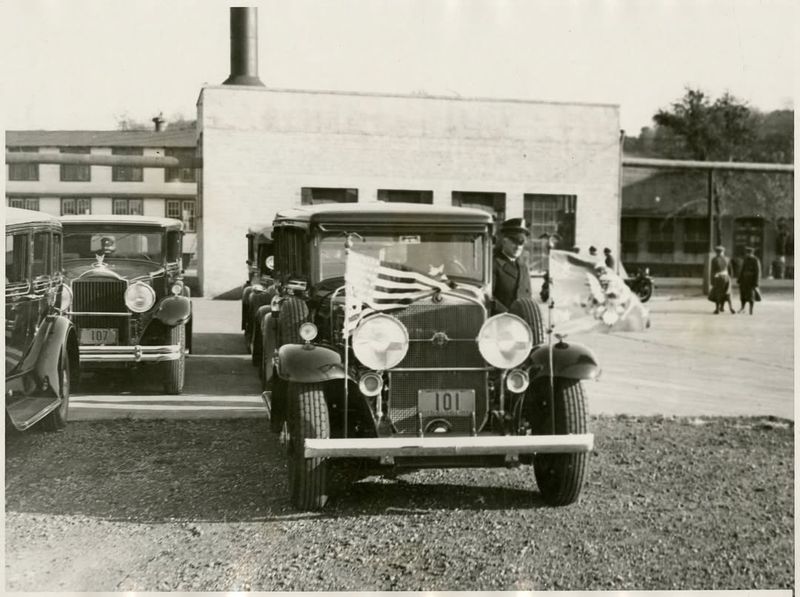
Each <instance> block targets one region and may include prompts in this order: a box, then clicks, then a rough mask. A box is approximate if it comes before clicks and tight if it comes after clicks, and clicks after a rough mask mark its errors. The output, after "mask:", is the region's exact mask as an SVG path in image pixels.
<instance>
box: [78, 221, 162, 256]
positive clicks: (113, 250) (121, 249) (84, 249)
mask: <svg viewBox="0 0 800 597" xmlns="http://www.w3.org/2000/svg"><path fill="white" fill-rule="evenodd" d="M162 242H163V234H162V233H161V231H154V232H149V231H148V232H145V231H121V230H113V231H111V230H108V231H100V232H97V231H83V230H82V231H68V230H66V229H65V230H64V260H69V259H94V258H96V257H97V256H98V255H102V256H103V257H104V258H105V259H139V260H144V261H155V262H161V255H162Z"/></svg>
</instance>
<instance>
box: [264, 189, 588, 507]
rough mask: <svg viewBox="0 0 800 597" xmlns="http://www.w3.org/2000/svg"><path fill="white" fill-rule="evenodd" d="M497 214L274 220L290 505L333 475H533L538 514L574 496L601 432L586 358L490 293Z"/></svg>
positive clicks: (394, 212)
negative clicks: (356, 471)
mask: <svg viewBox="0 0 800 597" xmlns="http://www.w3.org/2000/svg"><path fill="white" fill-rule="evenodd" d="M492 224H493V222H492V218H491V216H490V215H488V214H486V213H485V212H482V211H480V210H475V209H467V208H457V207H434V206H425V205H416V204H386V203H374V204H369V203H365V204H351V205H318V206H308V207H300V208H295V209H289V210H286V211H282V212H279V213H278V214H277V216H276V217H275V220H274V222H273V226H274V228H273V239H274V243H275V279H276V285H277V287H276V294H275V297H274V298H273V299H272V300H271V302H270V308H269V312H268V313H267V314H266V316H265V318H264V321H263V323H262V326H261V327H262V333H263V346H264V350H263V354H264V357H263V363H262V370H263V377H264V380H265V383H266V388H267V391H265V393H264V397H265V400H266V401H267V403H268V406H269V408H270V410H271V414H270V416H271V424H272V428H273V430H274V431H276V432H280V433H281V435H282V437H283V438H284V441H285V445H286V448H287V458H288V470H289V491H290V496H291V501H292V503H293V505H294V506H295V507H297V508H302V509H319V508H322V507H323V506H324V504H325V503H326V501H327V499H328V495H329V488H328V480H329V468H330V467H331V466H332V465H333V464H335V462H336V461H337V459H347V460H349V461H351V462H352V461H353V460H354V459H355V460H356V461H358V462H360V463H361V464H365V465H367V467H366V468H371V467H372V466H373V465H374V466H375V467H379V468H380V467H390V468H394V469H396V470H402V469H419V468H429V467H440V468H449V467H462V466H466V467H475V466H512V465H518V464H520V463H522V464H532V465H533V474H534V475H535V478H536V482H537V484H538V487H539V490H540V492H541V494H542V498H543V499H544V501H545V502H547V503H549V504H552V505H566V504H569V503H572V502H574V501H575V500H577V499H578V497H579V495H580V492H581V488H582V485H583V481H584V477H585V474H586V462H587V453H588V452H589V451H590V450H591V449H592V446H593V435H592V434H591V433H588V432H587V405H586V400H587V398H586V393H585V389H584V387H583V383H582V381H583V380H584V379H593V378H595V377H596V376H597V375H598V374H599V367H598V365H597V362H596V359H595V357H594V355H593V354H592V353H591V351H589V350H588V349H587V348H585V347H583V346H580V345H578V344H574V343H567V342H566V341H565V340H564V339H563V338H554V339H553V341H552V342H548V336H547V335H546V334H545V329H544V324H543V317H542V314H541V313H540V311H539V306H538V305H537V304H536V303H535V302H534V301H533V300H532V299H525V300H519V301H517V302H515V303H514V304H513V305H512V306H511V307H510V309H509V310H508V311H507V312H506V310H505V309H504V308H502V307H501V306H499V305H498V304H497V303H496V301H494V299H493V297H492V295H491V289H492V271H491V264H492V249H493V246H492V242H493V241H492V229H493V226H492Z"/></svg>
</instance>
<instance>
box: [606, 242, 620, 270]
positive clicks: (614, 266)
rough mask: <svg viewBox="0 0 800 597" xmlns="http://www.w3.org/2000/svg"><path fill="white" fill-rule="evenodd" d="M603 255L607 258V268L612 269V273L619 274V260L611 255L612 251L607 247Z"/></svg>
mask: <svg viewBox="0 0 800 597" xmlns="http://www.w3.org/2000/svg"><path fill="white" fill-rule="evenodd" d="M603 254H604V255H605V256H606V258H605V263H606V267H607V268H608V269H610V270H611V271H612V272H614V273H616V272H617V260H616V259H614V256H613V255H612V254H611V249H609V248H608V247H606V248H605V249H603Z"/></svg>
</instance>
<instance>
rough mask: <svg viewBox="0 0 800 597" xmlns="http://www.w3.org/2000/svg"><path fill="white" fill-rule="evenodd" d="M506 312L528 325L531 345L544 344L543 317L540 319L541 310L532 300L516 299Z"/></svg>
mask: <svg viewBox="0 0 800 597" xmlns="http://www.w3.org/2000/svg"><path fill="white" fill-rule="evenodd" d="M508 312H509V313H511V314H512V315H516V316H518V317H520V318H522V320H523V321H524V322H525V323H527V324H528V327H530V328H531V332H532V334H533V345H534V346H537V345H539V344H544V342H545V329H544V317H542V310H541V308H540V307H539V305H537V304H536V302H535V301H534V300H533V299H530V298H521V299H517V300H516V301H514V302H513V303H512V304H511V307H509V309H508Z"/></svg>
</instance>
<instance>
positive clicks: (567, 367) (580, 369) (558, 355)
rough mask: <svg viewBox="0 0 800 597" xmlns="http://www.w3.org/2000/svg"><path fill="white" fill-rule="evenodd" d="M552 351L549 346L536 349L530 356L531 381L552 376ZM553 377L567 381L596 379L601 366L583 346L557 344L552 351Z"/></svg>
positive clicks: (564, 343)
mask: <svg viewBox="0 0 800 597" xmlns="http://www.w3.org/2000/svg"><path fill="white" fill-rule="evenodd" d="M550 352H551V351H550V350H549V348H548V346H547V345H542V346H539V347H538V348H536V349H534V351H533V353H532V354H531V356H530V363H531V370H530V376H531V381H533V380H534V379H538V378H541V377H548V376H549V375H550ZM552 354H553V377H561V378H565V379H596V378H597V377H598V376H599V375H600V365H598V364H597V358H596V357H595V356H594V353H593V352H592V351H591V350H589V349H588V348H587V347H585V346H583V345H582V344H574V343H570V344H567V343H566V342H556V343H555V344H554V345H553V349H552Z"/></svg>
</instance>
